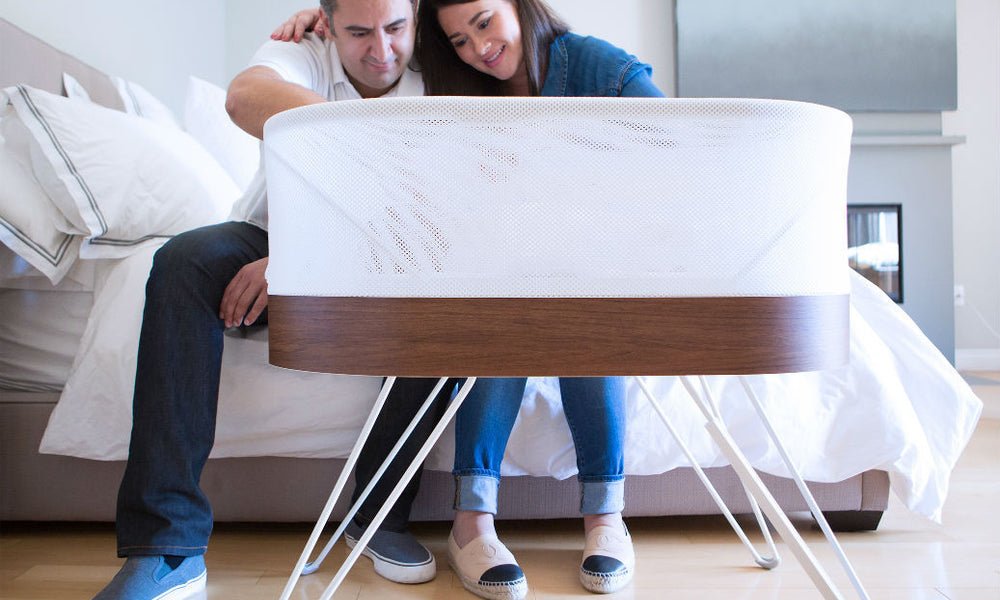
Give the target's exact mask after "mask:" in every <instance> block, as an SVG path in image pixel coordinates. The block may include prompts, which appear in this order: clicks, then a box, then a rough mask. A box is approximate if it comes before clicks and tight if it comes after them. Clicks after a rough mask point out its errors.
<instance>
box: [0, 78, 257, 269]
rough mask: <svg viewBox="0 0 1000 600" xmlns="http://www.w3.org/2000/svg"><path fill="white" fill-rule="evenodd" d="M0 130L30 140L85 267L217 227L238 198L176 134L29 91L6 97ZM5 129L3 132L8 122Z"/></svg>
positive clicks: (39, 173)
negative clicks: (7, 110)
mask: <svg viewBox="0 0 1000 600" xmlns="http://www.w3.org/2000/svg"><path fill="white" fill-rule="evenodd" d="M0 103H2V104H4V105H5V104H8V103H9V104H10V105H11V106H12V107H13V109H14V110H13V113H12V114H11V115H10V116H9V117H8V118H5V119H4V128H5V129H10V130H13V131H17V130H18V129H19V128H20V130H21V131H23V132H26V135H27V137H28V139H29V140H30V164H31V167H32V171H33V173H34V175H35V177H36V179H37V180H38V181H39V183H40V184H41V186H42V188H43V189H44V191H45V193H46V195H47V196H48V197H49V198H50V199H51V201H52V203H53V204H54V205H55V206H56V207H57V208H58V209H59V211H60V212H61V213H62V215H63V216H64V217H65V218H66V220H67V221H68V223H69V225H70V227H69V229H71V231H70V233H78V234H80V235H83V236H84V237H85V238H86V240H85V241H84V243H83V245H82V246H81V248H80V256H81V257H82V258H120V257H123V256H128V255H130V254H132V253H134V252H135V251H136V250H137V249H138V248H139V247H141V246H142V245H143V244H149V243H155V241H156V240H160V241H162V238H164V237H169V236H172V235H176V234H178V233H182V232H184V231H187V230H189V229H194V228H196V227H201V226H203V225H209V224H212V223H218V222H220V221H222V220H223V219H225V218H226V217H227V216H228V214H229V211H230V209H231V207H232V204H233V202H234V201H235V200H236V198H237V197H238V196H239V190H238V189H237V187H236V184H235V183H233V181H232V178H230V177H229V175H228V174H227V173H226V171H225V170H224V169H223V168H222V167H221V166H219V164H218V163H217V162H216V160H215V159H214V158H212V156H211V155H210V154H209V153H208V152H207V151H206V150H205V149H204V148H202V147H201V146H200V145H199V144H198V143H197V142H196V141H195V140H194V139H193V138H192V137H191V136H189V135H188V134H186V133H184V132H183V131H181V130H179V129H175V128H172V127H167V126H162V125H159V124H157V123H154V122H152V121H149V120H147V119H142V118H139V117H136V116H133V115H129V114H126V113H122V112H119V111H115V110H111V109H108V108H104V107H102V106H98V105H96V104H93V103H89V102H84V101H81V100H72V99H69V98H64V97H62V96H57V95H55V94H51V93H48V92H45V91H42V90H38V89H34V88H31V87H28V86H23V85H22V86H14V87H10V88H7V89H5V90H4V91H3V97H2V98H0ZM8 121H9V122H8Z"/></svg>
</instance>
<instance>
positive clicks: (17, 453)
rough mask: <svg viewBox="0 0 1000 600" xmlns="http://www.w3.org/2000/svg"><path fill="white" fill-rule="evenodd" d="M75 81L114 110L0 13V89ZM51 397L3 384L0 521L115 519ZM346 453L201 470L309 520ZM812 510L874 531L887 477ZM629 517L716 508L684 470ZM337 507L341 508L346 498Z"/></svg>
mask: <svg viewBox="0 0 1000 600" xmlns="http://www.w3.org/2000/svg"><path fill="white" fill-rule="evenodd" d="M63 72H66V73H69V74H71V75H73V76H74V77H75V78H76V79H77V80H79V81H80V82H81V83H83V84H84V85H85V86H86V87H87V89H88V90H89V91H90V93H91V97H92V99H93V100H94V101H95V102H98V103H100V104H103V105H105V106H109V107H111V108H118V109H121V108H122V104H121V101H120V100H119V98H118V95H117V94H116V92H115V90H114V87H113V85H112V84H111V82H110V80H109V78H108V77H107V76H106V75H104V74H103V73H101V72H99V71H97V70H96V69H93V68H92V67H90V66H88V65H86V64H84V63H83V62H81V61H79V60H77V59H76V58H74V57H72V56H69V55H67V54H65V53H63V52H61V51H59V50H57V49H55V48H53V47H52V46H50V45H49V44H47V43H45V42H43V41H41V40H39V39H37V38H35V37H33V36H31V35H30V34H27V33H26V32H24V31H22V30H20V29H19V28H17V27H15V26H13V25H12V24H10V23H8V22H7V21H4V20H2V19H0V86H2V87H6V86H9V85H13V84H16V83H26V84H28V85H31V86H34V87H38V88H42V89H45V90H49V91H53V92H56V93H59V92H61V91H62V77H61V75H62V73H63ZM58 396H59V394H58V393H56V392H38V393H32V392H21V391H11V390H5V389H0V477H2V484H0V519H2V520H63V521H77V520H82V521H111V520H114V516H115V515H114V510H115V496H116V494H117V489H118V482H119V480H120V477H121V474H122V471H123V468H124V464H123V463H121V462H100V461H90V460H83V459H77V458H71V457H66V456H53V455H42V454H39V452H38V446H39V441H40V439H41V436H42V433H43V431H44V429H45V426H46V423H47V421H48V418H49V415H50V413H51V412H52V409H53V407H54V406H55V404H56V402H57V401H58ZM343 462H344V461H343V460H339V459H305V458H279V457H250V458H224V459H212V460H210V461H209V464H208V466H207V467H206V470H205V472H204V475H203V477H202V484H203V487H204V489H205V491H206V493H207V494H208V496H209V498H210V499H211V501H212V505H213V508H214V509H215V516H216V519H217V520H219V521H284V522H298V521H313V520H315V518H316V516H317V514H318V512H319V510H320V508H321V507H322V505H323V502H324V501H325V499H326V495H327V494H328V492H329V489H330V485H331V482H332V481H333V480H334V479H335V477H336V475H337V474H338V473H339V471H340V469H341V466H342V465H343ZM708 473H709V476H710V478H711V479H712V480H713V483H714V484H715V485H716V487H717V489H718V490H719V492H720V493H721V494H722V496H723V498H724V500H725V501H726V503H727V504H728V505H729V506H730V507H731V508H732V509H733V511H734V512H737V513H739V512H749V510H750V507H749V505H748V503H747V499H746V496H745V494H744V493H743V490H742V488H741V487H740V485H739V482H738V480H737V478H736V477H735V475H734V474H733V472H732V470H731V469H730V468H728V467H726V468H713V469H708ZM762 477H763V479H764V481H765V483H767V485H768V486H769V487H770V488H771V489H772V492H773V493H774V495H775V497H776V498H777V499H778V501H779V503H780V504H781V505H782V507H783V508H785V509H786V510H788V511H804V510H807V507H806V506H805V503H804V501H803V500H802V498H801V496H800V495H799V493H798V492H797V490H796V489H795V486H794V483H793V482H791V481H790V480H786V479H781V478H777V477H772V476H769V475H762ZM810 488H811V489H812V491H813V493H814V495H815V497H816V499H817V501H818V503H819V505H820V507H821V508H822V509H823V510H824V512H825V513H827V515H828V517H829V519H830V521H831V525H833V526H834V528H837V529H874V528H875V527H876V526H877V524H878V521H879V518H880V517H881V515H882V512H883V511H884V510H885V508H886V506H887V499H888V493H889V478H888V475H887V474H886V473H885V472H883V471H869V472H865V473H862V474H860V475H857V476H855V477H852V478H850V479H847V480H845V481H842V482H839V483H832V484H810ZM452 493H453V483H452V481H451V475H450V474H448V473H445V472H440V471H426V472H425V473H424V479H423V483H422V485H421V492H420V495H419V496H418V498H417V502H416V504H415V506H414V511H413V518H414V519H415V520H446V519H450V518H451V516H452V510H451V497H452ZM577 494H578V490H577V483H576V480H575V478H570V479H567V480H563V481H557V480H555V479H552V478H547V477H510V478H506V479H505V480H504V485H503V486H502V487H501V498H500V507H501V508H500V515H499V516H500V518H506V519H541V518H562V517H577V516H578V512H577V507H576V502H577ZM626 497H627V499H628V504H627V507H626V515H631V516H664V515H699V514H716V513H717V509H716V507H715V505H714V503H713V502H712V500H711V498H710V497H709V496H708V494H707V492H706V491H705V490H704V488H703V487H702V485H701V484H700V482H699V481H698V480H697V478H696V476H695V474H694V472H693V471H692V470H691V469H688V468H681V469H674V470H672V471H669V472H667V473H664V474H661V475H655V476H631V477H629V478H628V480H627V482H626ZM341 504H342V505H341V506H339V507H338V509H337V511H335V517H336V516H337V514H343V511H344V510H345V508H346V506H344V503H343V502H342V503H341Z"/></svg>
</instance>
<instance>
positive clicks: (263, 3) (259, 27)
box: [222, 0, 319, 84]
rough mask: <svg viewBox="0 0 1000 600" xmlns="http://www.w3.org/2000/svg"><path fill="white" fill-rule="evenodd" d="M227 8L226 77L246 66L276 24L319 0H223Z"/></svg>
mask: <svg viewBox="0 0 1000 600" xmlns="http://www.w3.org/2000/svg"><path fill="white" fill-rule="evenodd" d="M222 2H224V4H225V10H226V24H225V38H226V51H225V52H226V53H225V77H224V79H225V81H224V82H223V83H224V84H228V82H229V81H230V80H231V79H232V78H233V77H235V76H236V74H237V73H239V72H240V71H242V70H243V69H245V68H246V66H247V63H248V62H250V57H251V56H253V53H254V52H255V51H256V50H257V47H258V46H260V45H261V44H263V43H264V42H266V41H267V40H268V39H269V36H270V35H271V32H272V31H274V28H275V27H277V26H278V25H280V24H281V23H284V22H285V19H287V18H288V17H289V16H291V15H292V14H293V13H295V12H297V11H299V10H301V9H303V8H309V7H310V6H319V2H318V1H316V0H222Z"/></svg>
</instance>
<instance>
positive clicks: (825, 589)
mask: <svg viewBox="0 0 1000 600" xmlns="http://www.w3.org/2000/svg"><path fill="white" fill-rule="evenodd" d="M681 381H682V382H683V383H684V387H685V389H686V390H687V391H688V393H689V394H690V395H691V398H692V399H693V400H694V401H695V404H696V405H697V406H698V408H699V409H700V410H701V412H702V414H703V415H704V416H705V419H706V420H707V423H706V425H705V427H706V428H707V429H708V432H709V434H710V435H711V436H712V439H713V440H715V443H716V444H718V446H719V448H720V449H721V450H722V452H723V454H725V456H726V458H727V459H728V460H729V462H730V464H731V465H732V467H733V469H734V470H735V471H736V474H737V476H739V478H740V481H741V482H742V483H743V486H744V487H745V488H746V489H747V491H748V492H749V493H750V494H752V495H753V496H754V497H755V498H756V499H757V501H758V502H759V503H760V504H761V507H762V509H763V511H764V513H765V514H766V515H767V516H768V518H769V519H770V520H771V524H772V525H773V526H774V528H775V529H776V530H777V531H778V535H780V536H781V538H782V539H783V540H784V541H785V543H786V544H788V546H789V548H790V550H791V551H792V553H793V554H794V555H795V558H796V559H797V560H798V561H799V564H801V565H802V568H803V569H804V570H805V571H806V574H808V575H809V578H810V579H812V582H813V585H815V586H816V589H818V590H819V591H820V593H821V594H822V595H823V597H824V598H826V599H827V600H843V596H842V595H841V594H840V592H839V591H838V590H837V589H836V587H835V586H834V584H833V582H832V581H831V580H830V577H829V575H827V573H826V571H825V570H824V569H823V567H822V565H820V564H819V561H818V560H817V559H816V557H815V556H814V555H813V554H812V552H811V551H810V550H809V547H808V546H807V545H806V543H805V541H803V539H802V537H801V536H799V534H798V532H797V531H796V530H795V527H794V526H793V525H792V523H791V521H789V520H788V517H787V516H786V515H785V513H784V511H782V510H781V507H780V506H778V502H777V501H776V500H775V499H774V496H772V495H771V492H770V491H769V490H768V489H767V487H766V486H765V485H764V483H763V482H762V481H761V480H760V477H759V476H758V475H757V472H756V471H754V469H753V467H752V466H751V465H750V462H749V461H748V460H747V458H746V456H744V455H743V453H742V452H741V451H740V449H739V447H738V446H737V445H736V442H735V441H734V440H733V439H732V437H730V436H729V433H728V431H727V430H726V426H725V423H724V422H723V421H722V418H721V416H720V414H719V412H718V409H717V408H716V404H715V401H714V399H713V398H712V394H711V391H710V390H709V388H708V385H707V383H706V382H705V379H704V378H703V377H702V378H700V382H701V388H702V392H701V393H698V392H697V391H696V390H695V389H694V386H693V385H691V383H690V381H689V380H688V378H686V377H682V378H681ZM747 387H748V386H747ZM751 393H752V392H751ZM751 400H754V401H755V400H756V398H755V397H751ZM758 414H759V416H760V417H761V419H762V420H763V421H764V422H765V423H766V428H767V430H768V435H770V436H771V441H772V442H773V443H774V444H775V446H776V447H778V448H779V449H780V450H779V452H780V453H781V455H782V458H783V459H785V460H786V464H787V467H788V469H789V471H790V472H792V473H794V477H798V479H799V480H801V477H800V476H798V472H797V471H796V470H795V467H794V465H792V464H791V461H790V460H789V459H788V455H787V453H786V452H785V450H784V447H783V446H782V444H781V440H780V439H779V438H778V437H777V434H776V433H775V432H774V429H773V428H772V427H771V426H770V422H769V421H768V419H767V416H766V414H764V412H763V410H759V411H758ZM800 491H801V492H802V494H803V497H805V498H806V502H807V503H810V502H811V504H810V506H813V505H815V499H813V497H812V494H811V493H810V492H809V490H808V488H806V486H805V483H804V482H803V483H802V487H801V488H800ZM824 523H825V520H824ZM830 535H831V536H832V532H831V534H830ZM844 560H846V557H845V559H844ZM851 572H852V573H853V570H851ZM852 579H853V580H854V581H855V583H856V585H855V587H856V589H857V591H858V594H859V595H860V596H861V598H863V599H864V600H867V599H868V595H867V593H865V591H864V589H863V588H862V587H861V585H860V582H857V581H856V578H854V577H852Z"/></svg>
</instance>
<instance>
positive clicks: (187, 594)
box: [152, 571, 208, 600]
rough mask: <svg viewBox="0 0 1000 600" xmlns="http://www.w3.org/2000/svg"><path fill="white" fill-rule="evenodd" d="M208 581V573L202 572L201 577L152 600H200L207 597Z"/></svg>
mask: <svg viewBox="0 0 1000 600" xmlns="http://www.w3.org/2000/svg"><path fill="white" fill-rule="evenodd" d="M207 580H208V571H202V572H201V575H199V576H197V577H195V578H194V579H192V580H191V581H188V582H187V583H182V584H181V585H178V586H177V587H174V588H171V589H169V590H167V591H165V592H163V593H162V594H160V595H159V596H156V597H155V598H153V599H152V600H199V599H202V598H204V597H205V583H206V581H207Z"/></svg>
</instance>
